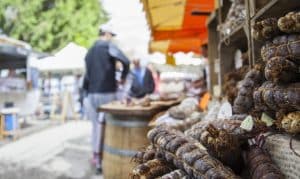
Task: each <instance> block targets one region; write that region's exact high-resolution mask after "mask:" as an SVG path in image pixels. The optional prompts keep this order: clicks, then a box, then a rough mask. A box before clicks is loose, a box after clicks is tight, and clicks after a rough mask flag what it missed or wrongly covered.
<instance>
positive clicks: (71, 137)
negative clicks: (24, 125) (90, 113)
mask: <svg viewBox="0 0 300 179" xmlns="http://www.w3.org/2000/svg"><path fill="white" fill-rule="evenodd" d="M90 128H91V126H90V123H89V122H88V121H72V122H67V123H66V124H63V125H59V126H55V127H52V128H49V129H46V130H43V131H40V132H38V133H34V134H31V135H29V136H26V137H24V138H21V139H20V140H17V141H15V142H12V143H9V144H6V145H4V146H2V147H0V168H1V170H0V179H73V178H74V179H95V178H97V179H99V178H102V177H100V176H94V175H93V174H94V172H95V171H94V169H93V167H91V165H90V163H89V159H90V157H91V149H90V137H89V136H90Z"/></svg>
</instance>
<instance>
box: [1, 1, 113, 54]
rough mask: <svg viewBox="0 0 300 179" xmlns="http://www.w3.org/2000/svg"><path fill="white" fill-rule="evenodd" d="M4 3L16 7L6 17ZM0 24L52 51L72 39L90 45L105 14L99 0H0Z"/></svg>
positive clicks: (42, 48) (36, 46) (24, 38)
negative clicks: (10, 17)
mask: <svg viewBox="0 0 300 179" xmlns="http://www.w3.org/2000/svg"><path fill="white" fill-rule="evenodd" d="M7 7H10V8H11V9H17V16H16V19H15V20H13V21H8V20H7V19H8V18H7V17H6V16H7V15H6V14H7V13H5V10H6V9H7ZM0 9H1V11H0V28H2V29H3V31H4V33H6V34H8V35H9V36H12V37H14V38H17V39H20V40H24V41H26V42H28V43H30V44H31V45H32V47H33V48H35V49H37V50H40V51H47V52H51V51H55V50H57V49H59V48H62V47H63V46H65V45H66V44H67V43H69V42H71V41H73V42H75V43H78V44H79V45H82V46H85V47H88V46H90V45H91V44H92V43H93V41H94V40H95V38H96V37H97V33H98V26H99V24H102V23H104V22H105V21H107V14H106V12H105V11H104V10H103V8H102V6H101V4H100V3H99V0H84V1H83V0H1V1H0Z"/></svg>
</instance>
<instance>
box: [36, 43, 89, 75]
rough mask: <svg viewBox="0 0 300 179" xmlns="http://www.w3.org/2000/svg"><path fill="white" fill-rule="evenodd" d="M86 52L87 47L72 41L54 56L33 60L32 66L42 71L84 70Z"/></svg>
mask: <svg viewBox="0 0 300 179" xmlns="http://www.w3.org/2000/svg"><path fill="white" fill-rule="evenodd" d="M86 53H87V49H86V48H84V47H82V46H79V45H77V44H75V43H73V42H71V43H69V44H68V45H67V46H65V47H64V48H63V49H61V50H60V51H58V52H57V53H56V54H55V55H54V56H49V57H46V58H42V59H39V60H36V59H33V60H31V62H30V66H31V67H35V68H37V69H38V70H39V71H41V72H70V71H75V72H83V71H84V66H85V64H84V58H85V55H86Z"/></svg>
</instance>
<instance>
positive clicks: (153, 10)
mask: <svg viewBox="0 0 300 179" xmlns="http://www.w3.org/2000/svg"><path fill="white" fill-rule="evenodd" d="M141 2H142V3H143V5H144V10H145V12H146V17H147V21H148V24H149V26H150V29H151V36H152V40H151V41H150V45H149V51H150V52H153V51H160V52H163V53H166V52H171V53H176V52H179V51H182V52H189V51H192V52H195V53H200V46H201V45H202V44H205V43H207V36H208V35H207V28H206V25H205V24H206V19H207V17H208V16H209V14H210V12H211V11H213V10H214V9H215V6H216V3H215V0H165V1H158V0H141Z"/></svg>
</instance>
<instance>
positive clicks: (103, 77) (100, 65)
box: [84, 24, 129, 173]
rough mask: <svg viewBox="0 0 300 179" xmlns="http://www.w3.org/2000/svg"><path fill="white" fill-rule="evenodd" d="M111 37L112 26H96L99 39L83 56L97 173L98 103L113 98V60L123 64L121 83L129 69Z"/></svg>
mask: <svg viewBox="0 0 300 179" xmlns="http://www.w3.org/2000/svg"><path fill="white" fill-rule="evenodd" d="M113 36H115V34H114V33H113V31H112V27H111V26H109V25H108V24H104V25H102V26H101V27H100V29H99V39H98V40H97V41H96V42H95V43H94V45H93V46H92V47H91V48H90V49H89V50H88V53H87V55H86V57H85V63H86V74H85V78H84V89H85V90H86V91H87V94H88V97H87V98H88V104H87V106H88V109H87V113H88V114H87V116H88V119H90V120H91V121H92V144H93V163H94V164H95V165H96V168H97V173H102V149H103V131H104V129H105V114H104V113H103V112H100V113H98V112H97V109H98V107H99V106H101V105H103V104H106V103H109V102H111V101H113V100H115V96H116V90H117V82H116V78H115V75H116V65H115V63H116V61H120V62H121V63H122V65H123V71H122V74H121V81H120V83H124V81H125V79H126V76H127V73H128V71H129V60H128V59H127V58H126V57H125V55H124V54H123V53H122V52H121V51H120V50H119V48H118V47H117V46H115V45H114V44H113V43H112V42H111V40H112V38H113Z"/></svg>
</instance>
